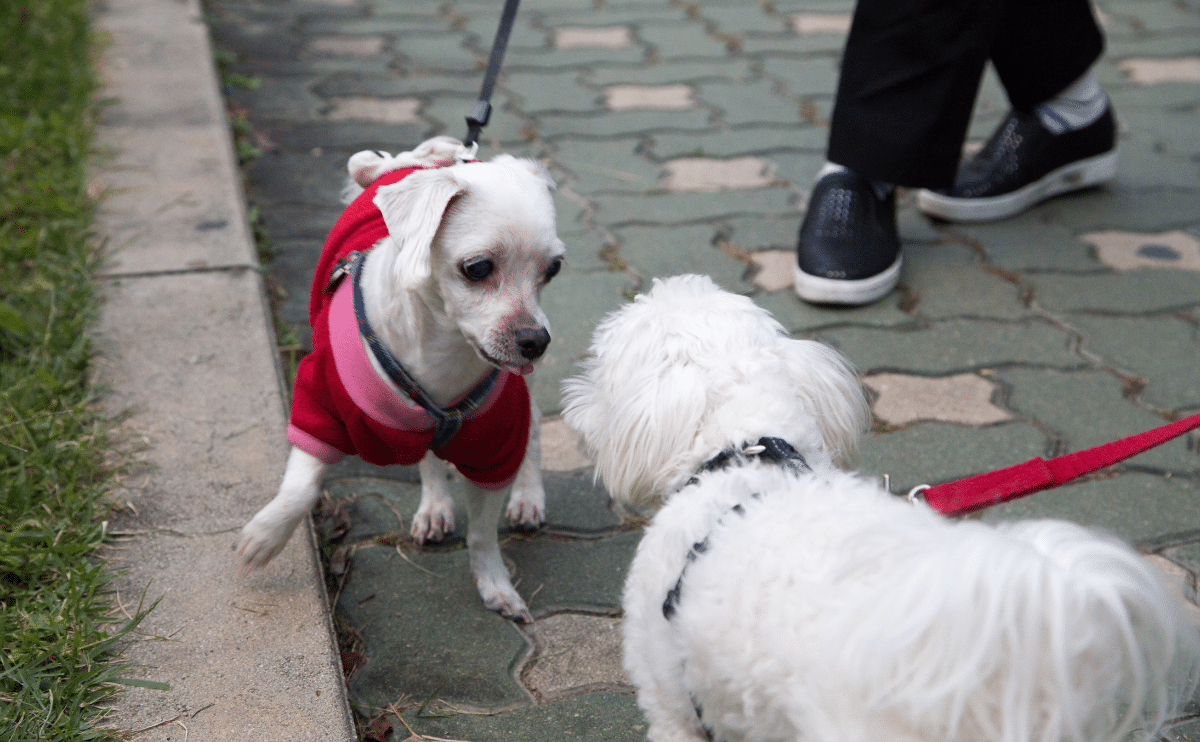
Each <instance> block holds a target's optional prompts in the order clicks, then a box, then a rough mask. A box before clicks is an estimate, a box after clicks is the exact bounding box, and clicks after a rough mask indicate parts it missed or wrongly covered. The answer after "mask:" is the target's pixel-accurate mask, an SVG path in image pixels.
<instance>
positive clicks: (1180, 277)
mask: <svg viewBox="0 0 1200 742" xmlns="http://www.w3.org/2000/svg"><path fill="white" fill-rule="evenodd" d="M1027 280H1028V283H1029V284H1030V285H1031V286H1033V292H1034V299H1035V300H1036V301H1037V303H1038V304H1039V305H1041V306H1043V307H1045V308H1047V309H1049V310H1050V311H1052V312H1079V311H1087V310H1101V311H1111V312H1137V313H1145V312H1157V311H1163V310H1166V309H1171V308H1174V307H1183V306H1187V305H1189V304H1195V303H1197V302H1200V281H1197V280H1196V275H1195V273H1193V272H1192V271H1177V270H1161V269H1157V268H1138V269H1135V270H1129V271H1122V272H1120V273H1115V272H1113V273H1096V274H1093V275H1083V276H1069V275H1053V274H1041V275H1031V276H1028V277H1027Z"/></svg>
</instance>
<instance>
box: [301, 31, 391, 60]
mask: <svg viewBox="0 0 1200 742" xmlns="http://www.w3.org/2000/svg"><path fill="white" fill-rule="evenodd" d="M387 42H388V40H387V38H385V37H383V36H318V37H316V38H313V39H309V41H308V49H309V51H313V52H317V53H318V54H337V55H343V56H351V57H371V56H375V55H377V54H382V53H383V49H384V46H385V45H386V44H387Z"/></svg>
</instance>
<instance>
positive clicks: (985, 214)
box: [917, 148, 1117, 222]
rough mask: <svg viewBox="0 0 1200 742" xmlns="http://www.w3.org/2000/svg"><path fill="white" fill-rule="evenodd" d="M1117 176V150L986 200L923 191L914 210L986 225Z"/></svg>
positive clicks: (1080, 161)
mask: <svg viewBox="0 0 1200 742" xmlns="http://www.w3.org/2000/svg"><path fill="white" fill-rule="evenodd" d="M1116 175H1117V150H1116V149H1115V148H1114V149H1112V150H1110V151H1108V152H1105V153H1104V154H1102V155H1096V156H1094V157H1088V158H1086V159H1083V160H1076V161H1075V162H1072V163H1069V164H1067V165H1063V166H1062V167H1060V168H1058V169H1057V170H1053V171H1051V172H1049V173H1047V174H1046V175H1044V176H1042V177H1041V178H1040V179H1038V180H1035V181H1034V182H1032V183H1030V184H1029V185H1027V186H1025V187H1024V188H1018V189H1017V190H1015V191H1013V192H1012V193H1005V194H1004V195H1002V196H990V197H988V198H954V197H952V196H947V195H945V194H942V193H934V192H933V191H930V190H927V189H922V190H920V191H919V192H918V193H917V208H918V209H920V210H921V212H922V213H925V214H928V215H929V216H934V217H938V218H941V219H945V220H947V221H952V222H987V221H992V220H994V219H1005V218H1008V217H1010V216H1016V215H1017V214H1020V213H1021V212H1022V211H1025V210H1026V209H1028V208H1029V207H1031V206H1033V205H1035V204H1038V203H1040V202H1042V201H1045V200H1046V199H1048V198H1051V197H1053V196H1058V195H1060V194H1063V193H1069V192H1071V191H1078V190H1080V189H1082V188H1091V187H1092V186H1098V185H1102V184H1104V183H1108V182H1109V181H1111V180H1112V179H1113V178H1115V177H1116Z"/></svg>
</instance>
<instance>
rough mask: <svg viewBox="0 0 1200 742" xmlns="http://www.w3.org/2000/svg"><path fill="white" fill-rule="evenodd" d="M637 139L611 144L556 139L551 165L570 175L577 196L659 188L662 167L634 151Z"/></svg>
mask: <svg viewBox="0 0 1200 742" xmlns="http://www.w3.org/2000/svg"><path fill="white" fill-rule="evenodd" d="M641 141H642V140H641V139H640V138H632V137H631V138H626V139H618V140H615V141H610V142H605V141H601V142H585V141H578V140H572V139H559V140H557V141H556V142H555V143H554V150H555V151H554V155H553V160H554V164H555V165H557V166H559V167H562V168H565V169H567V170H569V171H571V173H572V175H573V179H572V182H571V189H572V190H573V191H575V192H576V193H580V194H585V195H586V194H590V193H596V192H622V191H625V192H629V191H632V192H641V191H648V190H652V189H654V188H658V187H659V182H658V174H659V171H660V170H661V169H662V166H660V165H659V164H657V163H655V162H651V161H650V160H649V159H648V158H647V157H645V156H644V155H641V154H639V153H638V152H637V151H636V149H637V148H638V146H639V145H640V144H641Z"/></svg>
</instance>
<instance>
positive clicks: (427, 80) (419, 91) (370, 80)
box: [313, 70, 507, 98]
mask: <svg viewBox="0 0 1200 742" xmlns="http://www.w3.org/2000/svg"><path fill="white" fill-rule="evenodd" d="M505 79H507V78H505ZM502 84H503V83H502ZM479 85H480V80H479V77H478V75H475V74H471V75H464V74H459V75H455V74H436V73H406V74H400V73H397V72H396V71H395V70H387V71H384V72H383V73H381V74H373V73H369V72H366V71H348V72H339V73H337V74H332V75H326V76H324V77H323V78H322V79H321V81H320V82H318V83H317V84H316V85H314V86H313V91H314V92H316V93H317V94H318V95H320V96H323V97H326V98H339V97H351V96H368V97H373V98H402V97H418V96H420V97H426V96H427V95H428V94H431V93H459V94H462V95H474V94H477V93H478V92H479Z"/></svg>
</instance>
